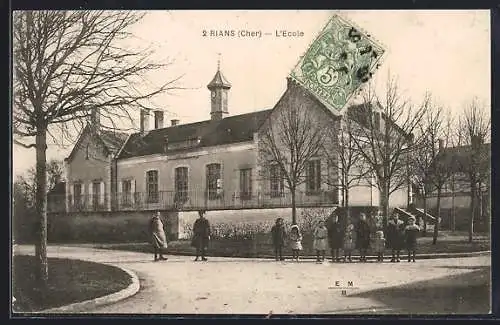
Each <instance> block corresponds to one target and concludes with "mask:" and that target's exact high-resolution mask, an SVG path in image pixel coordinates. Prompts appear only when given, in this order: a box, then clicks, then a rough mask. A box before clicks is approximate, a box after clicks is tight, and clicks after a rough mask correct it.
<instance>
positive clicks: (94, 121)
mask: <svg viewBox="0 0 500 325" xmlns="http://www.w3.org/2000/svg"><path fill="white" fill-rule="evenodd" d="M90 126H91V127H92V129H94V130H95V131H96V132H99V130H100V129H101V119H100V115H99V110H98V109H97V108H92V110H91V111H90Z"/></svg>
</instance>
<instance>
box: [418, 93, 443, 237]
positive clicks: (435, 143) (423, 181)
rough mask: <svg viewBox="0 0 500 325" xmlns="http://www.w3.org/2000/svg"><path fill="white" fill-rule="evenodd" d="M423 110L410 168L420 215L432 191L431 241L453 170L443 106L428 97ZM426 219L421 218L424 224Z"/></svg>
mask: <svg viewBox="0 0 500 325" xmlns="http://www.w3.org/2000/svg"><path fill="white" fill-rule="evenodd" d="M427 106H428V107H427V110H426V112H425V115H424V117H423V119H422V120H421V122H420V124H419V125H418V127H417V130H416V141H415V146H414V149H413V151H412V153H411V162H412V163H411V169H412V176H413V181H414V183H416V184H418V185H419V186H420V188H422V189H423V193H422V194H423V199H424V214H427V196H428V194H429V193H430V192H432V191H436V216H435V217H436V220H435V223H434V232H433V239H432V243H433V244H434V245H435V244H436V242H437V237H438V232H439V220H440V217H441V196H442V191H443V188H444V186H445V185H446V183H447V182H448V181H449V179H450V177H451V175H452V173H453V169H452V168H450V155H446V154H445V152H444V151H443V149H444V148H446V147H448V146H450V144H451V143H452V123H453V122H452V118H451V115H450V114H448V115H445V114H444V113H443V108H442V107H440V106H436V105H434V104H433V103H432V101H431V100H430V99H429V101H428V102H427ZM426 224H427V222H426V221H425V217H424V225H425V226H426ZM425 226H424V229H425V228H426V227H425Z"/></svg>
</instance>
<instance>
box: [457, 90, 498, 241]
mask: <svg viewBox="0 0 500 325" xmlns="http://www.w3.org/2000/svg"><path fill="white" fill-rule="evenodd" d="M457 130H458V139H459V143H460V145H463V146H465V147H464V150H465V151H466V152H464V157H465V159H460V167H461V170H462V171H463V172H464V173H465V175H466V176H467V178H468V181H469V184H470V198H471V201H470V219H469V242H472V236H473V234H474V220H475V219H476V218H477V217H478V215H479V214H480V213H481V205H482V204H481V199H482V196H483V193H482V192H483V188H484V186H485V185H486V183H487V182H489V177H490V170H491V165H490V155H491V153H490V151H489V150H487V147H486V146H485V145H484V144H485V142H486V141H488V140H489V136H490V130H491V117H490V116H489V115H488V114H487V110H486V109H485V107H484V105H482V104H481V103H480V101H479V99H478V98H473V99H472V100H471V101H470V103H469V104H468V105H466V107H465V108H464V110H463V112H462V114H461V115H460V117H459V125H458V128H457Z"/></svg>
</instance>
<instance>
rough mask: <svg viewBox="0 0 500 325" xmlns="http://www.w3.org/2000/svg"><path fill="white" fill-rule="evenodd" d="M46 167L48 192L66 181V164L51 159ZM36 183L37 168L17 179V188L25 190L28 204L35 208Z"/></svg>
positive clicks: (30, 169) (32, 168)
mask: <svg viewBox="0 0 500 325" xmlns="http://www.w3.org/2000/svg"><path fill="white" fill-rule="evenodd" d="M46 166H47V167H46V171H47V182H46V190H47V191H50V190H51V189H52V188H54V186H55V185H56V184H57V183H59V182H61V181H62V180H63V179H64V163H63V162H62V161H61V160H58V159H51V160H49V161H48V162H47V165H46ZM36 181H37V178H36V166H35V167H31V168H29V169H28V170H27V171H26V173H25V175H19V176H17V178H16V184H17V186H20V188H22V189H23V193H24V196H25V198H26V200H27V202H28V203H29V205H30V206H33V207H34V206H35V205H36V201H35V197H36V188H37V186H36Z"/></svg>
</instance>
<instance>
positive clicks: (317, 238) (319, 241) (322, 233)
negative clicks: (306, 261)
mask: <svg viewBox="0 0 500 325" xmlns="http://www.w3.org/2000/svg"><path fill="white" fill-rule="evenodd" d="M313 248H314V250H316V262H324V261H325V251H326V250H327V249H328V230H327V229H326V226H325V222H324V221H323V220H320V222H319V223H318V226H317V227H316V229H314V242H313ZM320 253H321V256H322V258H321V260H320V258H319V256H320Z"/></svg>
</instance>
